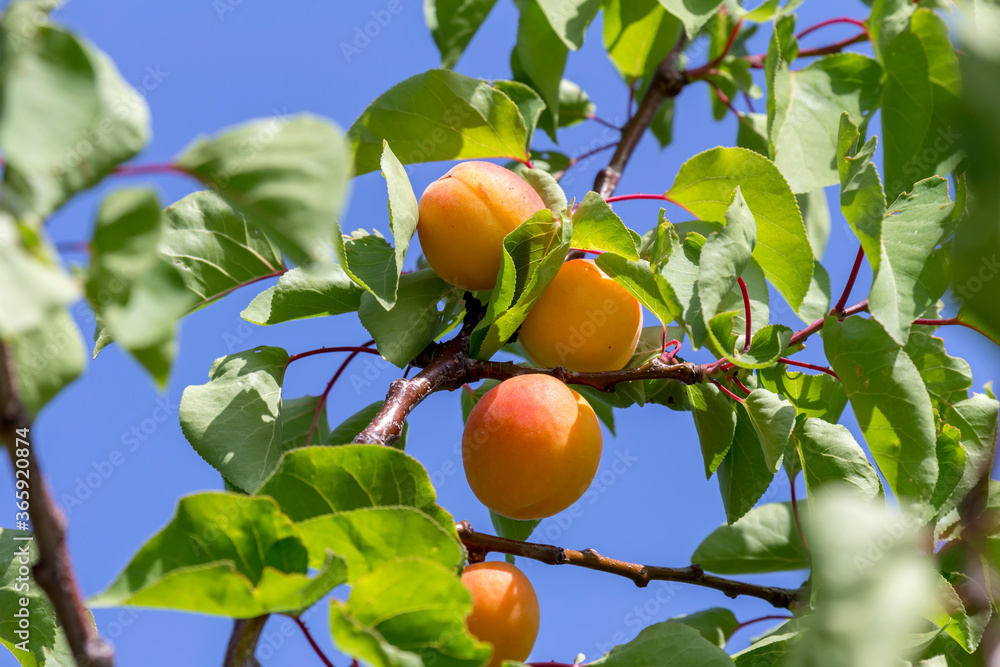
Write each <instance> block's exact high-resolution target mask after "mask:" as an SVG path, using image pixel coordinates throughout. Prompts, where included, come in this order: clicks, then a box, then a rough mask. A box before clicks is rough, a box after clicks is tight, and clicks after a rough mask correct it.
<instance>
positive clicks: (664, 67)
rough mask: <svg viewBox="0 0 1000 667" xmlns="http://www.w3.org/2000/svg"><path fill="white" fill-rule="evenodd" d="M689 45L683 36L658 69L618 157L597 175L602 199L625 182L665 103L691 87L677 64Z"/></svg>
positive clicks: (627, 126)
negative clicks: (630, 163)
mask: <svg viewBox="0 0 1000 667" xmlns="http://www.w3.org/2000/svg"><path fill="white" fill-rule="evenodd" d="M686 44H687V38H686V37H684V35H681V37H680V39H678V40H677V44H675V45H674V48H673V49H672V50H671V51H670V53H669V54H667V57H666V58H664V59H663V62H661V63H660V64H659V65H658V66H657V68H656V71H655V72H654V73H653V77H652V79H651V80H650V82H649V89H648V90H647V91H646V94H645V95H644V96H643V98H642V101H641V102H639V108H638V109H637V110H636V112H635V115H634V116H632V118H630V119H629V121H628V122H627V123H625V127H623V128H622V137H621V141H620V142H619V144H618V148H617V149H616V150H615V154H614V155H613V156H612V157H611V161H610V162H609V163H608V166H607V167H606V168H605V169H603V170H601V171H600V172H599V173H598V174H597V178H596V179H594V191H595V192H597V193H598V194H600V195H601V196H602V197H605V198H607V197H609V196H611V194H612V193H613V192H614V191H615V188H616V187H618V181H619V180H621V177H622V172H623V171H624V170H625V165H626V164H628V161H629V160H630V159H631V157H632V152H633V151H635V147H636V146H638V145H639V141H640V140H641V139H642V137H643V135H644V134H645V133H646V130H648V129H649V126H650V125H651V124H652V123H653V119H654V118H656V113H657V112H658V111H659V110H660V107H661V106H663V103H664V102H666V101H667V100H669V99H672V98H674V97H677V95H678V94H680V92H681V90H683V89H684V86H685V85H686V84H687V82H688V80H687V77H686V76H685V75H684V72H683V71H681V70H680V69H679V68H678V67H677V60H678V58H679V57H680V55H681V52H682V51H683V50H684V46H685V45H686Z"/></svg>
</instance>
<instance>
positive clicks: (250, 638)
mask: <svg viewBox="0 0 1000 667" xmlns="http://www.w3.org/2000/svg"><path fill="white" fill-rule="evenodd" d="M266 623H267V615H264V616H257V617H256V618H237V619H236V620H235V621H233V632H232V634H231V635H229V645H228V646H226V656H225V658H223V660H222V667H260V662H258V661H257V657H256V656H255V655H254V652H255V651H256V649H257V642H258V641H259V640H260V635H261V633H263V632H264V625H265V624H266Z"/></svg>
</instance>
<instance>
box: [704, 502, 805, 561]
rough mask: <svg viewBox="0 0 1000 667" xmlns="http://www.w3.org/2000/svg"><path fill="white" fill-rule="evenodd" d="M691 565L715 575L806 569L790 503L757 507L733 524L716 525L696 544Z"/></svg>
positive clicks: (803, 550)
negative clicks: (699, 566) (713, 529)
mask: <svg viewBox="0 0 1000 667" xmlns="http://www.w3.org/2000/svg"><path fill="white" fill-rule="evenodd" d="M803 509H804V508H800V512H802V511H803ZM691 562H692V563H697V564H699V565H701V566H702V567H703V568H704V569H706V570H708V571H710V572H717V573H719V574H758V573H761V572H784V571H786V570H803V569H807V568H808V567H809V557H808V556H807V555H806V552H805V549H803V547H802V539H801V538H800V537H799V531H798V529H797V528H796V526H795V516H794V515H793V513H792V504H791V503H771V504H768V505H761V506H760V507H757V508H754V509H752V510H750V512H749V513H747V515H746V516H744V517H743V518H742V519H740V520H739V521H737V522H736V523H734V524H732V525H728V526H726V525H723V526H719V527H718V528H716V529H715V531H713V532H712V534H711V535H709V536H708V537H706V538H705V539H704V541H702V543H701V544H700V545H698V548H697V549H696V550H695V552H694V555H692V556H691Z"/></svg>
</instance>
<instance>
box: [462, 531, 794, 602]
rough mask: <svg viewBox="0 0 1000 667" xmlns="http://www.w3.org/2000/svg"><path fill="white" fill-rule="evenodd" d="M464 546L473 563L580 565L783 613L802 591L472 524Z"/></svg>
mask: <svg viewBox="0 0 1000 667" xmlns="http://www.w3.org/2000/svg"><path fill="white" fill-rule="evenodd" d="M456 529H457V530H458V536H459V538H460V539H461V540H462V544H464V545H465V548H466V549H467V550H468V551H469V557H470V559H473V560H481V559H482V558H483V557H484V556H485V555H486V554H488V553H490V552H494V553H502V554H510V555H512V556H521V557H522V558H530V559H532V560H537V561H539V562H542V563H547V564H549V565H576V566H577V567H585V568H587V569H590V570H598V571H600V572H607V573H609V574H616V575H618V576H620V577H625V578H626V579H630V580H632V582H633V583H635V585H636V586H638V587H639V588H644V587H646V586H648V585H649V582H651V581H677V582H682V583H687V584H693V585H695V586H702V587H704V588H713V589H715V590H717V591H721V592H722V593H725V594H726V595H727V596H729V597H731V598H736V597H738V596H740V595H746V596H750V597H755V598H758V599H761V600H764V601H766V602H768V603H770V604H771V605H772V606H774V607H777V608H779V609H787V608H788V607H790V606H791V605H792V604H793V603H794V602H796V600H797V599H798V597H799V594H800V593H801V589H800V590H792V589H789V588H777V587H774V586H759V585H757V584H751V583H747V582H744V581H736V580H734V579H726V578H724V577H716V576H714V575H710V574H705V571H704V570H702V568H701V566H700V565H698V564H697V563H695V564H692V565H688V566H686V567H661V566H658V565H639V564H636V563H629V562H626V561H622V560H617V559H614V558H608V557H607V556H602V555H601V554H599V553H597V552H596V551H594V550H593V549H584V550H583V551H576V550H575V549H565V548H563V547H557V546H553V545H551V544H537V543H534V542H521V541H519V540H511V539H507V538H505V537H497V536H495V535H487V534H484V533H477V532H476V531H474V530H473V529H472V526H471V525H470V524H469V522H468V521H462V522H460V523H459V524H457V525H456Z"/></svg>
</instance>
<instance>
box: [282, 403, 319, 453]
mask: <svg viewBox="0 0 1000 667" xmlns="http://www.w3.org/2000/svg"><path fill="white" fill-rule="evenodd" d="M319 400H320V398H319V396H302V397H300V398H283V399H281V451H282V452H287V451H289V450H291V449H298V448H299V447H306V446H307V445H310V444H314V443H315V444H319V443H321V442H328V436H329V434H330V425H329V423H328V422H327V417H326V403H325V402H324V403H323V407H322V408H321V409H320V411H319V416H317V415H316V408H317V406H318V405H319ZM313 420H315V422H316V426H315V428H314V427H313ZM310 430H311V431H312V436H311V437H310V436H309V434H310ZM307 438H308V442H307V441H306V440H307Z"/></svg>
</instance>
